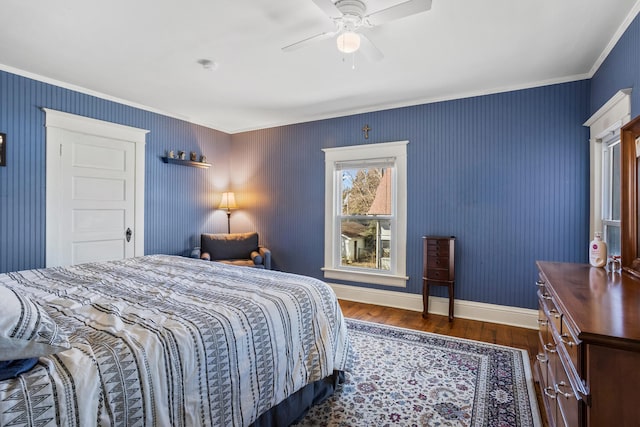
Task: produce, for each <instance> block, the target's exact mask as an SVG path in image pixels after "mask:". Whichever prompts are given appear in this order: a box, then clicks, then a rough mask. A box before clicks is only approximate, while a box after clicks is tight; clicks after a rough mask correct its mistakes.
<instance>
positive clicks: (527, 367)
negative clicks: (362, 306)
mask: <svg viewBox="0 0 640 427" xmlns="http://www.w3.org/2000/svg"><path fill="white" fill-rule="evenodd" d="M345 320H346V321H347V326H348V327H349V328H350V327H351V324H354V325H359V326H360V327H363V326H364V327H368V328H372V329H375V328H379V329H391V330H396V331H398V332H402V333H403V334H408V335H411V334H413V335H416V336H426V337H432V338H435V339H441V340H443V341H455V342H465V343H469V344H473V345H476V346H481V347H487V348H500V349H504V350H506V351H513V352H514V353H516V354H519V355H520V357H521V360H520V361H521V366H522V369H523V371H524V377H525V379H526V383H527V394H528V398H529V406H530V408H531V415H532V417H533V420H532V421H533V425H534V427H542V425H543V424H542V417H541V414H540V408H539V407H538V400H537V397H536V391H535V385H534V378H533V374H532V371H531V360H530V359H529V352H528V351H527V350H525V349H522V348H516V347H510V346H505V345H500V344H494V343H488V342H484V341H477V340H472V339H468V338H459V337H454V336H449V335H443V334H437V333H434V332H426V331H420V330H417V329H409V328H403V327H400V326H394V325H388V324H385V323H377V322H370V321H366V320H359V319H353V318H350V317H345ZM358 332H360V333H368V332H367V331H363V330H358ZM385 337H386V338H387V339H394V340H399V338H394V337H389V336H385Z"/></svg>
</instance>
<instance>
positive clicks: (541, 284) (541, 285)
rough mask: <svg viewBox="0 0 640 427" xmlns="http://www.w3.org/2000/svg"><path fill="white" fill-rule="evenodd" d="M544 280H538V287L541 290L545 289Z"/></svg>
mask: <svg viewBox="0 0 640 427" xmlns="http://www.w3.org/2000/svg"><path fill="white" fill-rule="evenodd" d="M544 285H545V283H544V280H536V286H537V287H539V288H544Z"/></svg>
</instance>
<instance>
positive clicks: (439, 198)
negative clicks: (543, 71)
mask: <svg viewBox="0 0 640 427" xmlns="http://www.w3.org/2000/svg"><path fill="white" fill-rule="evenodd" d="M588 105H589V82H588V81H579V82H573V83H567V84H562V85H553V86H546V87H541V88H536V89H529V90H522V91H514V92H509V93H503V94H497V95H490V96H483V97H475V98H468V99H461V100H456V101H449V102H441V103H434V104H427V105H421V106H416V107H408V108H400V109H394V110H388V111H381V112H375V113H367V114H361V115H355V116H349V117H342V118H337V119H331V120H323V121H318V122H311V123H305V124H299V125H292V126H284V127H280V128H276V129H268V130H261V131H254V132H247V133H243V134H237V135H233V136H232V167H231V170H232V172H231V181H232V185H233V186H234V188H235V189H236V191H237V192H238V194H243V193H244V192H248V193H251V194H252V196H251V197H250V198H249V199H252V200H254V199H256V198H257V196H256V195H260V197H262V198H263V199H264V200H263V202H262V203H252V202H250V201H249V200H248V202H249V203H246V204H245V205H244V209H243V211H244V212H245V215H246V217H247V218H251V221H249V220H248V221H247V222H246V223H245V224H242V223H240V224H239V228H240V230H238V231H245V229H244V228H246V229H247V230H248V229H254V228H255V229H257V230H259V231H260V232H261V235H262V241H263V242H264V243H265V244H266V245H267V246H269V247H270V248H271V249H272V251H273V262H274V264H275V266H276V268H279V269H282V270H286V271H291V272H296V273H300V274H305V275H309V276H314V277H318V278H322V273H321V271H320V268H321V267H322V266H323V247H324V240H323V229H324V156H323V153H322V151H321V149H322V148H327V147H335V146H345V145H354V144H368V143H376V142H387V141H397V140H409V141H410V142H409V145H408V147H407V150H408V153H407V154H408V181H409V187H408V199H409V202H408V224H407V236H408V237H407V238H408V248H407V249H408V256H407V263H408V265H407V272H408V275H409V276H410V280H409V282H408V286H407V288H406V290H405V291H406V292H411V293H420V292H421V286H422V282H421V274H422V273H421V271H422V246H421V245H422V240H421V236H423V235H425V234H438V235H455V236H456V237H457V241H456V249H457V254H456V262H457V270H456V278H457V283H456V297H457V298H460V299H464V300H471V301H480V302H487V303H494V304H502V305H509V306H519V307H528V308H534V307H535V306H536V299H535V288H534V286H533V282H534V281H535V279H536V270H535V261H536V260H538V259H545V260H556V261H572V262H586V253H587V252H586V251H587V243H588V232H589V230H588V229H589V225H588V212H589V205H588V202H589V200H588V194H589V144H588V132H587V129H586V128H584V127H583V126H582V123H583V122H584V121H585V120H586V118H587V117H588ZM365 124H368V125H369V126H370V127H371V128H372V130H371V132H370V137H369V139H368V140H365V139H364V136H363V133H362V131H361V128H362V127H363V126H364V125H365ZM243 227H244V228H243ZM371 287H376V288H382V289H385V288H384V287H383V286H373V285H372V286H371ZM386 289H392V290H398V289H397V288H386ZM444 292H445V290H444V289H442V290H441V295H442V296H444V295H445V293H444ZM434 294H435V292H434Z"/></svg>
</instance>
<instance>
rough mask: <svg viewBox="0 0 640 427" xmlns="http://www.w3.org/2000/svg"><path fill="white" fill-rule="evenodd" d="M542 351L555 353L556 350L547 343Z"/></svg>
mask: <svg viewBox="0 0 640 427" xmlns="http://www.w3.org/2000/svg"><path fill="white" fill-rule="evenodd" d="M544 349H545V351H548V352H549V353H557V352H558V350H556V346H555V345H553V344H551V343H547V344H545V345H544Z"/></svg>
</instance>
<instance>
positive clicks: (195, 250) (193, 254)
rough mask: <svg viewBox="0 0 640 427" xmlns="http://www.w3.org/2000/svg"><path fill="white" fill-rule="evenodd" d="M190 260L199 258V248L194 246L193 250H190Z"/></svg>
mask: <svg viewBox="0 0 640 427" xmlns="http://www.w3.org/2000/svg"><path fill="white" fill-rule="evenodd" d="M189 256H190V257H191V258H196V259H197V258H200V246H196V247H195V248H193V249H192V250H191V255H189Z"/></svg>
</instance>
